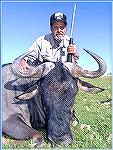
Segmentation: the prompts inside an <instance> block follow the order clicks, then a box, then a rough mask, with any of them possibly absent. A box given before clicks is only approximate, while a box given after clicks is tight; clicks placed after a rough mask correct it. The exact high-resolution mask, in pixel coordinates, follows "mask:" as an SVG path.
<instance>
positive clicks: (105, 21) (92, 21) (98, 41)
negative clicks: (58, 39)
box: [1, 0, 112, 74]
mask: <svg viewBox="0 0 113 150" xmlns="http://www.w3.org/2000/svg"><path fill="white" fill-rule="evenodd" d="M74 5H75V2H74V1H65V2H62V1H53V2H52V1H51V2H50V1H45V2H43V1H14V0H13V1H8V0H6V1H2V2H1V6H2V7H1V63H2V64H5V63H9V62H13V60H14V59H15V58H17V57H18V56H20V55H21V54H23V53H25V52H27V50H28V48H29V47H30V46H31V45H32V43H33V42H34V41H35V40H36V38H38V37H39V36H42V35H45V34H48V33H50V26H49V19H50V16H51V15H52V14H53V13H55V12H62V13H64V14H65V15H66V16H67V22H68V25H67V34H68V35H70V30H71V22H72V16H73V8H74ZM111 10H112V3H111V2H110V1H98V2H97V1H85V0H84V1H76V12H75V19H74V29H73V34H72V37H73V39H74V42H75V44H76V46H77V48H78V51H79V55H80V59H79V61H78V64H79V65H80V66H81V67H82V68H84V69H88V70H97V69H98V65H97V63H96V62H95V60H94V59H92V58H91V57H90V56H89V55H88V54H87V53H86V52H85V51H83V48H85V49H88V50H90V51H92V52H94V53H96V54H98V55H99V56H101V57H102V58H103V59H104V60H105V61H106V63H107V72H106V73H107V74H108V73H110V72H111V26H112V20H111V19H112V18H111V13H112V11H111Z"/></svg>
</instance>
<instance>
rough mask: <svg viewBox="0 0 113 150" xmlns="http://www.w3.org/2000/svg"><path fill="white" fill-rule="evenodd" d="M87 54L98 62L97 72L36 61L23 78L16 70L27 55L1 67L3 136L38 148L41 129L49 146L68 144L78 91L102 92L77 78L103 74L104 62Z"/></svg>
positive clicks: (31, 64)
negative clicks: (44, 131)
mask: <svg viewBox="0 0 113 150" xmlns="http://www.w3.org/2000/svg"><path fill="white" fill-rule="evenodd" d="M86 52H87V53H89V54H90V55H91V56H92V57H93V58H94V59H95V60H96V61H97V63H98V65H99V69H98V70H97V71H87V70H83V69H82V68H81V67H79V66H78V65H77V64H73V63H70V62H66V63H64V64H62V63H59V62H58V63H52V62H45V63H41V62H40V61H39V60H35V61H33V62H30V63H29V68H28V69H27V71H26V72H25V73H23V74H22V73H21V72H19V69H17V68H18V66H19V63H20V60H21V59H23V58H24V57H25V56H26V55H22V56H20V57H19V58H17V59H16V60H15V61H14V62H13V63H12V64H6V65H3V71H2V73H3V75H2V77H3V92H2V95H3V99H2V100H3V101H2V102H3V126H2V129H3V133H4V134H6V135H9V136H10V137H12V138H14V139H18V140H25V139H32V142H33V143H34V144H37V145H40V144H42V143H43V141H44V138H43V136H42V135H41V133H40V132H39V129H41V128H42V129H45V130H46V133H47V138H48V140H49V141H50V142H52V143H57V144H64V145H68V144H71V143H72V141H73V138H72V133H71V130H70V124H71V122H72V120H73V105H74V101H75V96H76V94H77V92H78V89H79V87H80V88H82V89H84V90H85V91H87V92H93V91H94V92H101V91H102V90H103V89H101V88H99V87H96V86H93V85H92V84H90V83H87V82H85V81H82V80H80V79H79V77H85V78H96V77H100V76H102V75H103V74H104V73H105V72H106V63H105V62H104V60H103V59H102V58H100V57H99V56H98V55H96V54H94V53H92V52H90V51H88V50H86ZM36 61H37V63H36ZM34 62H35V63H36V64H34Z"/></svg>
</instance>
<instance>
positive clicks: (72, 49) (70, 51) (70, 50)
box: [67, 44, 79, 60]
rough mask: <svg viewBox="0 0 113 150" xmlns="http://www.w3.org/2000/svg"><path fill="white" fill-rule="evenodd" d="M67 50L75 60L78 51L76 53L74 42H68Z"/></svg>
mask: <svg viewBox="0 0 113 150" xmlns="http://www.w3.org/2000/svg"><path fill="white" fill-rule="evenodd" d="M67 51H68V53H71V54H72V55H73V56H74V57H75V58H76V60H78V59H79V53H78V50H77V47H76V46H75V44H70V45H69V46H68V47H67Z"/></svg>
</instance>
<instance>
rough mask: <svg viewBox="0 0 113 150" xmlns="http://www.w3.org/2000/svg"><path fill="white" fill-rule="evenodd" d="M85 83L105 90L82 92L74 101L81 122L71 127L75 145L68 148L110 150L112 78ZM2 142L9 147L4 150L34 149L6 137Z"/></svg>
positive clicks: (45, 145) (48, 146) (28, 143)
mask: <svg viewBox="0 0 113 150" xmlns="http://www.w3.org/2000/svg"><path fill="white" fill-rule="evenodd" d="M83 80H84V79H83ZM85 80H86V79H85ZM86 81H88V82H90V83H92V84H93V85H96V86H99V87H102V88H105V90H104V91H103V92H101V93H98V94H89V93H85V92H83V91H79V93H78V94H77V96H76V100H75V112H76V116H77V118H78V119H79V123H78V124H75V126H72V132H73V139H74V142H73V144H72V145H70V146H68V148H74V149H79V148H80V149H81V148H82V149H111V147H112V139H111V138H112V120H111V119H112V110H111V107H112V106H111V101H112V94H111V76H104V77H100V78H98V79H87V80H86ZM75 123H76V122H75ZM3 139H4V137H3ZM3 141H8V142H6V143H7V144H3V148H4V149H6V148H8V149H14V148H26V149H27V148H28V149H29V148H31V144H30V141H24V142H23V143H21V144H18V143H16V142H15V141H14V140H12V139H9V138H8V139H6V138H5V140H3ZM12 141H13V142H12ZM3 143H4V142H3ZM12 143H13V144H12ZM50 147H51V144H50V143H48V142H47V141H45V143H44V145H43V148H45V149H48V148H50ZM58 148H59V149H60V148H63V146H61V147H59V146H58Z"/></svg>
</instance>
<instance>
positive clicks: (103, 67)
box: [81, 49, 107, 78]
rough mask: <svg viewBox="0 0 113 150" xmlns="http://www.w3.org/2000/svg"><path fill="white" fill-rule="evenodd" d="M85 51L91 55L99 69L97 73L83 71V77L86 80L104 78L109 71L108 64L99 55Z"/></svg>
mask: <svg viewBox="0 0 113 150" xmlns="http://www.w3.org/2000/svg"><path fill="white" fill-rule="evenodd" d="M83 50H85V51H86V52H87V53H88V54H90V55H91V56H92V57H93V58H94V59H95V60H96V62H97V63H98V65H99V69H98V70H97V71H87V70H82V71H81V76H83V77H85V78H98V77H100V76H102V75H103V74H104V73H105V72H106V70H107V65H106V62H105V61H104V60H103V59H102V58H101V57H100V56H98V55H97V54H95V53H93V52H90V51H89V50H86V49H83Z"/></svg>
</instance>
